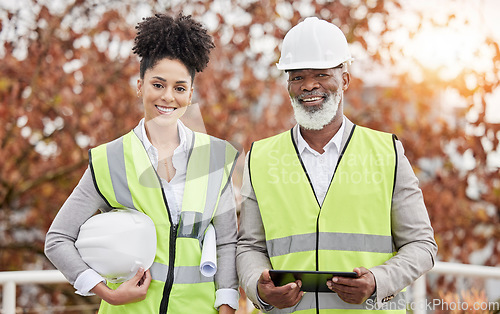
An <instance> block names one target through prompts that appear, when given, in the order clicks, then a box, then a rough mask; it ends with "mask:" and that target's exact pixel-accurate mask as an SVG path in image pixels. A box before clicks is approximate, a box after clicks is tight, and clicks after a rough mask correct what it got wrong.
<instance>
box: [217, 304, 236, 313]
mask: <svg viewBox="0 0 500 314" xmlns="http://www.w3.org/2000/svg"><path fill="white" fill-rule="evenodd" d="M219 313H222V314H234V313H236V311H235V310H234V309H233V308H232V307H230V306H229V305H227V304H223V305H221V306H219Z"/></svg>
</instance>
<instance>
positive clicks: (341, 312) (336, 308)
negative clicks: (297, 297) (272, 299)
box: [269, 292, 406, 314]
mask: <svg viewBox="0 0 500 314" xmlns="http://www.w3.org/2000/svg"><path fill="white" fill-rule="evenodd" d="M318 303H319V306H318V309H319V310H321V312H320V313H330V314H333V313H338V314H345V313H348V314H365V313H366V311H367V310H368V311H371V310H378V309H379V310H384V311H382V312H380V311H377V312H375V313H395V314H396V313H401V311H404V312H403V313H405V312H406V299H405V293H404V292H401V293H398V294H397V295H395V296H394V298H393V299H392V300H390V301H388V302H385V303H383V305H382V306H380V305H377V304H376V302H375V300H374V299H372V298H370V299H368V300H366V301H365V302H363V303H362V304H350V303H346V302H344V301H342V300H341V299H340V298H339V296H338V295H337V294H336V293H332V292H322V293H318ZM346 310H349V312H346ZM269 313H280V314H281V313H300V314H307V313H317V311H316V296H315V293H314V292H307V293H305V294H304V296H303V297H302V299H301V301H300V302H299V303H297V304H296V305H295V306H292V307H289V308H285V309H278V308H274V309H273V310H272V311H270V312H269Z"/></svg>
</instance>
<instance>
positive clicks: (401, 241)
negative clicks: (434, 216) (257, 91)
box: [236, 118, 437, 306]
mask: <svg viewBox="0 0 500 314" xmlns="http://www.w3.org/2000/svg"><path fill="white" fill-rule="evenodd" d="M345 121H346V126H345V130H344V134H343V136H342V144H341V148H340V151H342V149H343V148H344V146H345V144H346V141H347V138H348V136H349V134H350V133H351V131H352V128H353V126H354V124H353V123H352V122H351V121H349V120H348V119H347V118H346V119H345ZM298 130H299V128H298V126H295V127H294V129H293V131H292V132H295V135H297V132H298ZM296 138H297V136H295V139H296ZM396 150H397V160H398V161H397V174H396V183H395V189H394V195H393V199H392V209H391V218H392V219H391V224H392V236H393V241H394V247H395V249H396V250H397V254H396V255H395V256H394V257H392V258H391V259H389V260H388V261H387V262H385V263H384V264H383V265H379V266H376V267H372V268H370V271H371V272H372V273H373V275H374V277H375V281H376V285H377V287H376V295H377V305H379V306H381V305H382V304H383V302H386V301H388V300H390V299H392V298H393V297H394V296H395V295H396V294H397V293H398V292H400V291H401V290H402V289H404V288H405V287H406V286H408V285H410V284H411V283H412V282H413V281H415V280H416V279H417V278H418V277H420V276H421V275H422V274H424V273H425V272H427V271H429V270H430V269H431V268H432V267H433V266H434V259H435V256H436V253H437V244H436V242H435V240H434V231H433V229H432V227H431V224H430V221H429V216H428V213H427V209H426V207H425V204H424V200H423V196H422V192H421V190H420V188H419V187H418V179H417V177H416V176H415V174H414V172H413V170H412V168H411V165H410V163H409V161H408V159H406V156H405V155H404V149H403V145H402V144H401V142H400V141H396ZM246 158H247V160H246V163H245V169H244V174H243V184H242V188H241V195H242V198H243V201H242V207H241V214H240V226H239V233H238V246H237V252H236V265H237V270H238V276H239V280H240V285H241V286H242V287H243V289H244V290H245V292H246V294H247V296H248V298H249V299H250V300H251V301H252V302H253V303H254V304H255V305H256V306H258V305H259V304H261V303H259V301H258V298H257V291H256V288H257V280H258V279H259V277H260V274H261V273H262V271H263V270H264V269H271V268H272V267H271V263H270V260H269V257H268V254H267V248H266V237H265V230H264V226H263V224H262V218H261V216H260V211H259V204H258V203H257V200H256V197H255V192H254V189H253V187H252V184H251V181H250V177H249V170H248V154H247V157H246Z"/></svg>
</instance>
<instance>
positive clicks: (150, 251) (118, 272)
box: [75, 209, 156, 283]
mask: <svg viewBox="0 0 500 314" xmlns="http://www.w3.org/2000/svg"><path fill="white" fill-rule="evenodd" d="M75 246H76V248H77V250H78V252H79V253H80V256H81V257H82V259H83V260H84V261H85V263H87V265H89V266H90V267H91V268H92V269H94V270H95V271H96V272H97V273H99V274H100V275H101V276H103V277H104V278H106V279H107V280H108V281H110V282H114V283H117V282H124V281H127V280H129V279H130V278H132V277H133V276H134V275H135V274H136V273H137V271H138V270H139V268H140V267H143V268H144V269H145V270H146V269H149V268H150V267H151V265H152V264H153V261H154V258H155V255H156V229H155V225H154V223H153V221H152V220H151V218H149V217H148V216H147V215H145V214H143V213H141V212H139V211H137V210H132V209H117V210H113V211H110V212H107V213H102V214H98V215H95V216H93V217H91V218H90V219H88V220H87V221H86V222H85V223H84V224H83V225H82V226H81V227H80V233H79V234H78V238H77V240H76V242H75Z"/></svg>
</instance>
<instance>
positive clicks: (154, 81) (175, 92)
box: [137, 58, 193, 125]
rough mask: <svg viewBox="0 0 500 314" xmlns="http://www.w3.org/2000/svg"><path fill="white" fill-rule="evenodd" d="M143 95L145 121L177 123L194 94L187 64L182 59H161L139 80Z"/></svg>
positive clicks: (165, 123) (162, 123) (163, 123)
mask: <svg viewBox="0 0 500 314" xmlns="http://www.w3.org/2000/svg"><path fill="white" fill-rule="evenodd" d="M137 90H138V92H139V94H140V95H142V102H143V105H144V117H145V121H146V122H153V121H154V123H155V124H159V125H168V124H172V123H177V120H178V119H179V118H180V117H182V115H183V114H184V113H185V112H186V108H187V106H188V105H189V104H190V103H191V97H192V96H193V82H192V78H191V75H190V73H189V71H188V69H187V68H186V66H185V65H184V64H183V63H182V62H181V61H179V60H171V59H167V58H165V59H162V60H160V61H158V63H157V64H156V65H155V66H154V67H152V68H150V69H148V70H147V71H146V72H145V73H144V78H143V79H139V80H137Z"/></svg>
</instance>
